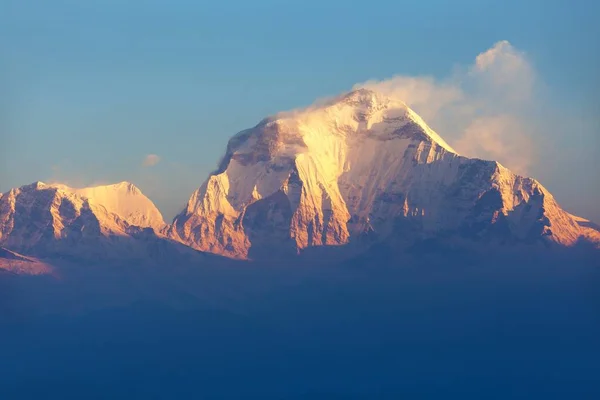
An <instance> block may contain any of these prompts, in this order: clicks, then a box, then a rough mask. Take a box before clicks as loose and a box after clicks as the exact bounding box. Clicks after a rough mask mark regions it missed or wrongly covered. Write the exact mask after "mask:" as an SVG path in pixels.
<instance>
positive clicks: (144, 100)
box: [0, 0, 600, 221]
mask: <svg viewBox="0 0 600 400" xmlns="http://www.w3.org/2000/svg"><path fill="white" fill-rule="evenodd" d="M0 10H1V11H0V51H1V52H0V54H2V57H1V58H0V135H1V136H0V139H1V142H0V143H1V147H0V160H1V163H0V191H6V190H8V189H9V188H11V187H15V186H20V185H23V184H27V183H31V182H33V181H36V180H42V181H44V180H45V181H50V180H60V181H63V182H65V183H68V184H72V185H75V186H77V185H79V186H82V185H89V184H95V183H107V182H118V181H122V180H129V181H132V182H134V183H135V184H137V185H138V186H139V187H140V188H141V189H142V191H144V192H145V193H146V194H147V195H148V196H149V197H150V198H151V199H152V200H154V201H155V202H156V203H157V205H158V206H159V208H161V210H162V211H163V212H164V214H165V216H166V218H167V219H170V218H171V217H172V216H173V215H174V214H175V212H176V211H177V210H178V209H180V208H181V207H183V205H184V204H185V202H186V201H187V198H188V197H189V195H190V194H191V193H192V191H193V190H194V189H195V188H197V187H198V186H200V185H201V183H202V182H203V181H204V179H205V178H206V176H207V174H208V173H209V172H210V170H212V169H213V168H214V167H215V165H216V163H217V161H218V159H219V157H220V156H221V155H222V153H223V151H224V149H225V145H226V143H227V140H228V138H229V137H230V136H232V135H233V134H235V133H236V132H237V131H239V130H241V129H244V128H247V127H250V126H252V125H254V124H256V123H257V122H258V121H259V120H260V119H262V118H263V117H264V116H266V115H268V114H272V113H275V112H277V111H281V110H286V109H291V108H296V107H299V106H304V105H308V104H310V103H312V102H313V101H314V100H315V99H317V98H321V97H325V96H329V95H335V94H338V93H340V92H343V91H345V90H349V89H351V88H352V87H353V85H355V84H356V83H358V82H364V81H367V80H370V79H378V80H381V79H386V78H389V77H392V76H394V75H403V76H424V75H426V76H431V77H433V78H435V79H439V80H444V79H447V78H448V77H449V76H451V75H452V74H453V73H454V71H455V70H456V69H457V68H461V67H464V66H469V65H473V62H474V59H475V57H476V56H477V55H478V54H480V53H482V52H485V51H486V50H487V49H489V48H491V47H492V46H493V45H494V44H495V43H497V42H498V41H501V40H508V41H509V42H510V43H511V44H512V46H514V48H516V49H518V50H519V51H520V52H523V53H524V54H526V57H527V60H528V62H530V64H531V66H532V67H533V68H535V73H536V77H537V79H538V80H539V81H541V82H543V84H544V88H545V89H544V90H545V91H544V96H543V97H540V99H542V100H543V102H544V104H545V106H544V107H542V110H541V111H540V115H542V118H543V115H544V114H543V113H544V111H545V112H546V113H547V114H548V115H549V117H551V119H552V118H554V119H556V118H559V119H560V120H561V121H562V125H561V127H560V128H558V125H556V124H551V125H552V127H554V129H548V130H547V132H545V133H544V134H545V135H546V136H545V137H541V136H539V135H538V136H536V138H535V139H536V141H535V142H534V145H537V144H539V148H540V149H542V150H543V151H541V152H538V156H537V157H536V158H535V162H534V165H532V166H530V168H529V170H528V172H529V173H530V174H531V175H533V176H534V177H536V178H538V179H539V180H540V181H541V182H542V183H543V184H544V185H545V186H546V187H548V189H549V190H550V191H551V192H553V193H554V195H555V197H557V199H558V200H559V202H560V203H561V204H563V206H565V207H566V208H567V209H568V210H569V211H571V212H574V213H577V214H580V215H583V216H584V217H587V218H592V219H594V220H596V221H600V178H599V177H598V170H600V161H598V160H599V159H600V158H599V157H600V145H599V143H600V140H599V139H598V135H600V98H599V97H600V95H599V94H598V93H600V82H599V78H598V71H600V25H598V24H597V20H598V17H599V15H600V6H598V5H596V2H594V1H585V0H579V1H553V0H546V1H540V0H528V1H514V0H507V1H493V2H492V1H481V0H480V1H471V0H468V1H467V0H462V1H460V0H457V1H453V2H449V1H445V0H430V1H421V2H400V1H381V0H373V1H369V2H361V3H353V4H351V3H349V2H345V1H338V0H336V1H312V0H309V1H306V0H305V1H264V0H263V1H260V0H259V1H254V2H247V1H222V2H198V1H183V0H171V1H158V0H149V1H143V2H142V1H128V2H124V1H116V0H102V1H100V0H87V1H75V0H71V1H66V0H56V1H53V2H48V1H41V0H37V1H33V0H0ZM417 111H419V110H417ZM538 111H539V110H538ZM433 127H434V128H435V129H436V130H437V131H438V132H439V133H440V134H441V135H442V136H443V137H445V136H446V135H444V126H436V125H434V126H433ZM451 144H452V143H451ZM539 153H541V154H539ZM148 154H156V155H158V156H159V157H160V161H159V162H158V163H156V165H154V166H152V167H148V166H143V160H144V157H146V156H147V155H148ZM508 166H509V167H510V165H508Z"/></svg>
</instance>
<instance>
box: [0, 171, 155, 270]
mask: <svg viewBox="0 0 600 400" xmlns="http://www.w3.org/2000/svg"><path fill="white" fill-rule="evenodd" d="M163 226H164V222H163V218H162V216H161V214H160V212H159V211H158V209H157V208H156V207H155V206H154V204H153V203H152V202H151V201H150V200H149V199H148V198H147V197H145V196H144V195H143V194H142V193H141V191H140V190H139V189H137V188H136V187H135V186H134V185H132V184H130V183H127V182H123V183H119V184H115V185H107V186H98V187H92V188H84V189H74V188H70V187H68V186H65V185H59V184H44V183H42V182H36V183H33V184H31V185H27V186H23V187H20V188H17V189H12V190H10V191H9V192H7V193H5V194H3V195H2V196H1V197H0V245H2V246H4V247H6V248H9V249H11V250H16V251H19V252H22V253H25V254H37V255H42V256H47V255H61V256H62V255H75V256H86V257H87V258H98V259H100V258H105V257H106V256H107V255H111V254H114V255H115V256H117V255H118V254H120V252H122V251H125V248H126V247H132V245H131V241H129V240H128V239H130V238H132V237H133V236H140V235H143V232H144V231H149V232H148V233H147V234H148V235H154V234H155V233H156V232H158V231H159V230H160V229H161V228H163Z"/></svg>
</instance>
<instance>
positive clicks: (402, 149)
mask: <svg viewBox="0 0 600 400" xmlns="http://www.w3.org/2000/svg"><path fill="white" fill-rule="evenodd" d="M166 233H167V235H168V236H169V237H171V238H173V239H175V240H178V241H180V242H182V243H184V244H186V245H188V246H191V247H193V248H195V249H198V250H203V251H208V252H213V253H217V254H222V255H226V256H229V257H235V258H255V257H260V256H265V255H269V256H271V255H274V254H276V253H286V254H287V253H294V252H298V251H300V250H302V249H305V248H308V247H312V246H324V245H328V246H331V245H345V244H351V245H352V244H355V245H356V246H360V245H361V243H362V244H364V243H369V241H370V240H373V239H372V238H383V237H386V236H389V235H392V234H398V235H401V236H402V241H403V242H406V244H407V245H408V244H410V242H414V241H416V240H421V239H427V238H432V237H438V236H440V235H461V236H462V237H468V238H472V239H475V240H489V241H499V242H541V243H547V244H552V243H555V244H559V245H567V246H569V245H573V244H575V243H576V242H577V241H579V240H580V239H582V238H585V239H587V240H590V241H593V242H596V243H598V242H600V240H599V238H600V234H599V233H598V231H597V230H596V229H594V228H591V227H589V226H588V225H586V223H585V222H583V220H581V219H579V220H578V219H577V217H574V216H572V215H570V214H569V213H567V212H565V211H563V210H562V209H561V208H560V206H559V205H558V204H557V202H556V201H555V200H554V198H553V196H552V195H551V194H550V193H549V192H548V191H547V190H546V189H545V188H544V187H543V186H542V185H541V184H540V183H539V182H537V181H536V180H534V179H531V178H526V177H522V176H518V175H515V174H513V173H512V172H511V171H509V170H508V169H506V168H505V167H503V166H502V165H500V164H499V163H497V162H494V161H483V160H479V159H470V158H466V157H462V156H460V155H459V154H457V153H456V152H455V151H454V150H453V149H452V148H451V147H450V146H449V145H448V144H447V143H446V142H444V140H443V139H442V138H441V137H440V136H438V135H437V134H436V133H435V132H434V131H433V130H431V129H430V128H429V127H428V126H427V125H426V124H425V122H424V121H423V120H422V119H421V118H420V117H419V116H418V115H417V114H416V113H415V112H413V111H412V110H411V109H410V108H408V107H407V106H406V105H405V104H404V103H402V102H401V101H397V100H394V99H390V98H386V97H384V96H381V95H379V94H377V93H374V92H372V91H368V90H365V89H361V90H357V91H354V92H351V93H348V94H346V95H344V96H341V97H339V98H337V99H335V100H333V101H331V102H329V103H328V104H325V105H323V106H318V107H309V108H307V109H305V110H302V111H296V112H290V113H282V114H279V115H276V116H274V117H272V118H267V119H265V120H263V121H261V122H260V123H259V124H258V125H256V126H255V127H254V128H251V129H248V130H245V131H242V132H240V133H238V134H237V135H235V136H234V137H233V138H232V139H231V140H230V141H229V143H228V146H227V151H226V154H225V156H224V158H223V160H222V161H221V163H220V166H219V168H218V170H217V171H215V172H214V173H213V174H211V175H210V176H209V178H208V179H207V180H206V182H205V183H204V184H203V185H202V186H201V187H200V188H199V189H198V190H196V191H195V192H194V193H193V195H192V196H191V198H190V200H189V201H188V203H187V206H186V208H185V209H184V210H183V211H182V212H181V213H180V214H179V215H178V216H177V217H176V218H175V220H174V221H173V224H172V225H171V226H170V227H168V228H167V229H166Z"/></svg>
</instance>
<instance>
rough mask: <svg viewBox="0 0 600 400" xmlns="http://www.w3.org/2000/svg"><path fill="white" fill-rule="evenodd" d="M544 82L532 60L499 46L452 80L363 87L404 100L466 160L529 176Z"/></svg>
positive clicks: (401, 79)
mask: <svg viewBox="0 0 600 400" xmlns="http://www.w3.org/2000/svg"><path fill="white" fill-rule="evenodd" d="M538 85H539V80H538V79H537V73H536V71H535V68H534V67H533V65H532V64H531V62H530V61H529V60H528V58H527V56H526V54H524V53H523V52H521V51H519V50H518V49H516V48H515V47H514V46H512V45H511V44H510V43H509V42H508V41H500V42H497V43H496V44H495V45H494V46H492V47H491V48H490V49H488V50H486V51H484V52H482V53H480V54H479V55H477V57H476V58H475V60H474V61H473V63H472V64H471V65H469V66H466V67H464V66H463V67H460V68H458V69H457V70H456V71H455V72H454V73H452V74H451V75H450V76H449V77H448V78H446V79H442V80H436V79H435V78H433V77H430V76H414V77H413V76H404V75H397V76H393V77H391V78H389V79H384V80H370V81H367V82H363V83H359V84H357V85H355V86H354V89H358V88H368V89H372V90H376V91H379V92H381V93H383V94H385V95H388V96H392V97H396V98H399V99H402V100H404V101H405V102H406V103H407V104H408V105H409V106H410V107H411V108H413V109H414V110H415V111H416V112H417V113H419V114H420V115H421V116H422V117H423V118H424V119H425V121H427V122H428V123H429V124H430V125H431V126H432V127H433V128H434V129H436V130H438V131H439V132H440V134H441V135H442V136H443V137H444V138H445V139H446V140H447V141H448V142H449V143H450V144H451V145H452V146H453V147H454V148H455V149H456V150H457V151H458V152H459V153H461V154H464V155H465V156H469V157H479V158H485V159H492V160H498V161H500V162H501V163H503V164H504V165H506V166H507V167H509V168H511V169H513V170H515V171H516V172H518V173H523V174H527V173H528V172H529V168H530V167H531V165H532V163H533V162H534V161H535V159H536V156H537V155H536V153H535V146H533V142H534V140H535V138H536V137H538V136H539V135H540V134H541V131H542V127H541V122H542V119H541V118H539V117H538V114H537V110H538V107H539V104H540V102H541V100H542V99H541V96H540V95H538Z"/></svg>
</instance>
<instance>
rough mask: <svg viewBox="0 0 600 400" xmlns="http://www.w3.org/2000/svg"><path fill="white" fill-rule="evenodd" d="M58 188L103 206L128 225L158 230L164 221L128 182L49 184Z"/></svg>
mask: <svg viewBox="0 0 600 400" xmlns="http://www.w3.org/2000/svg"><path fill="white" fill-rule="evenodd" d="M51 186H52V187H55V188H57V189H59V190H63V191H65V192H69V193H73V194H76V195H78V196H81V197H83V198H86V199H88V200H89V201H90V202H91V203H92V204H95V205H98V206H102V207H104V208H105V209H106V210H107V211H108V212H110V213H113V214H116V215H117V216H119V217H120V218H121V219H123V220H124V221H126V222H127V223H128V224H130V225H135V226H138V227H141V228H148V227H149V228H154V229H156V230H160V229H162V228H163V227H164V225H165V222H164V220H163V217H162V215H161V213H160V211H159V210H158V209H157V208H156V206H155V205H154V203H152V201H151V200H150V199H149V198H147V197H146V196H145V195H144V194H143V193H142V191H141V190H140V189H139V188H138V187H136V186H135V185H134V184H132V183H130V182H126V181H123V182H119V183H115V184H110V185H101V186H90V187H85V188H72V187H69V186H67V185H63V184H54V185H51Z"/></svg>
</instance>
